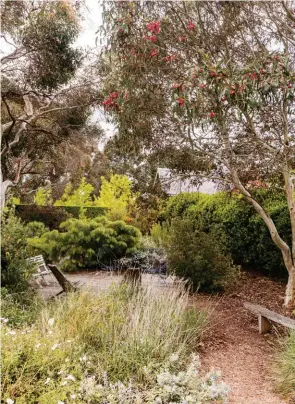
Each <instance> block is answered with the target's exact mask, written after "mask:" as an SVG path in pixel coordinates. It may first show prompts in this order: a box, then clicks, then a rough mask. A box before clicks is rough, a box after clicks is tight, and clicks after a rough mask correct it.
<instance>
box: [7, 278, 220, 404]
mask: <svg viewBox="0 0 295 404" xmlns="http://www.w3.org/2000/svg"><path fill="white" fill-rule="evenodd" d="M192 310H193V311H194V313H192ZM192 318H193V326H192ZM204 321H205V317H204V315H203V314H202V313H199V312H197V311H195V309H190V310H188V295H187V293H186V292H185V291H184V290H183V289H173V290H167V291H165V292H161V293H158V292H157V291H156V290H151V289H148V290H141V291H139V292H137V293H134V292H132V291H131V290H130V289H129V288H128V287H127V286H126V285H122V286H120V287H114V288H113V289H111V290H109V291H108V292H105V293H104V294H100V295H94V294H92V293H90V292H87V291H84V292H80V293H73V294H70V295H68V296H67V297H66V298H65V299H63V300H60V301H57V302H53V303H51V304H50V305H49V306H48V307H47V308H44V309H43V311H42V313H41V315H40V318H39V319H38V321H36V323H35V324H34V325H33V326H32V327H26V328H23V329H21V330H16V329H13V328H11V327H10V326H9V322H8V323H7V324H6V325H5V326H3V327H2V372H1V377H2V383H1V388H2V399H3V400H4V401H6V400H7V399H10V400H15V402H17V403H20V404H22V403H23V404H24V403H26V404H31V403H34V402H38V403H40V404H45V403H46V404H56V403H57V402H77V403H95V402H105V403H123V404H127V403H128V404H129V403H134V404H135V403H144V402H146V403H148V402H159V403H160V402H161V403H167V404H168V403H170V402H172V401H173V402H175V403H181V402H182V403H183V402H184V401H183V400H184V398H185V397H188V396H190V397H191V399H190V400H191V401H190V402H195V403H205V402H206V403H209V402H211V401H212V402H215V401H214V400H215V399H217V398H221V399H222V398H224V397H225V395H226V393H227V388H226V387H225V386H224V385H222V384H221V385H219V384H218V383H217V382H216V380H215V376H214V375H206V376H200V375H199V373H198V370H199V362H198V359H197V357H192V359H191V361H190V362H189V363H187V361H188V359H189V355H191V353H192V350H193V348H194V347H195V346H196V342H197V341H198V339H199V337H200V335H201V333H202V328H203V326H204ZM131 379H132V381H131Z"/></svg>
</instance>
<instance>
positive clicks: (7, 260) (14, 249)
mask: <svg viewBox="0 0 295 404" xmlns="http://www.w3.org/2000/svg"><path fill="white" fill-rule="evenodd" d="M32 226H38V225H36V223H35V224H34V225H31V227H27V226H25V224H24V223H23V222H22V221H21V220H20V219H19V218H17V217H16V216H15V215H14V212H13V210H9V211H8V212H4V213H2V216H1V286H2V287H5V288H7V289H8V290H9V291H12V292H21V291H24V290H26V289H27V287H28V281H29V278H30V276H31V274H32V271H34V266H33V265H32V264H30V263H28V262H27V261H26V258H28V257H29V256H30V255H29V249H28V245H27V237H28V235H29V234H30V232H31V231H32V228H33V227H32ZM39 230H40V227H39Z"/></svg>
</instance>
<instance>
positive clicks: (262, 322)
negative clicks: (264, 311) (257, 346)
mask: <svg viewBox="0 0 295 404" xmlns="http://www.w3.org/2000/svg"><path fill="white" fill-rule="evenodd" d="M258 327H259V334H265V333H267V332H268V331H269V330H270V327H271V323H270V322H269V321H268V319H267V318H265V317H263V316H262V315H261V314H259V317H258Z"/></svg>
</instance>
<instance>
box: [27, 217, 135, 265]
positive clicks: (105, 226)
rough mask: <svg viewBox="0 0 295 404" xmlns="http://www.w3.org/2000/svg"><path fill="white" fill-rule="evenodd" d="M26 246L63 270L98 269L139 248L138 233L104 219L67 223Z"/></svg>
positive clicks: (118, 223)
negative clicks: (32, 248)
mask: <svg viewBox="0 0 295 404" xmlns="http://www.w3.org/2000/svg"><path fill="white" fill-rule="evenodd" d="M60 229H61V231H57V230H53V231H51V232H47V233H45V234H43V235H42V237H40V238H32V239H30V240H29V245H31V246H32V247H35V248H37V249H39V250H40V251H42V253H44V254H45V255H46V256H47V257H48V259H50V260H53V261H57V260H61V259H63V261H62V269H65V270H74V269H77V268H91V267H94V268H97V267H98V266H99V265H101V264H104V263H109V262H110V261H112V260H114V259H118V258H120V257H123V256H125V255H128V254H132V253H133V252H135V251H136V250H137V248H138V247H139V246H140V237H141V235H140V232H139V230H137V229H136V228H135V227H133V226H129V225H126V224H125V223H124V222H123V221H116V222H111V221H109V220H108V219H107V218H105V217H97V218H95V219H69V220H67V221H66V222H64V223H62V224H61V225H60Z"/></svg>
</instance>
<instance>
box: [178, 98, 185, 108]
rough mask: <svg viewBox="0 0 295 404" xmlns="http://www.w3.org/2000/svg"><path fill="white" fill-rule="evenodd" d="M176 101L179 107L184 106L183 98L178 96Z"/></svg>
mask: <svg viewBox="0 0 295 404" xmlns="http://www.w3.org/2000/svg"><path fill="white" fill-rule="evenodd" d="M177 102H178V104H179V105H180V106H181V107H183V106H184V98H178V100H177Z"/></svg>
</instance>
